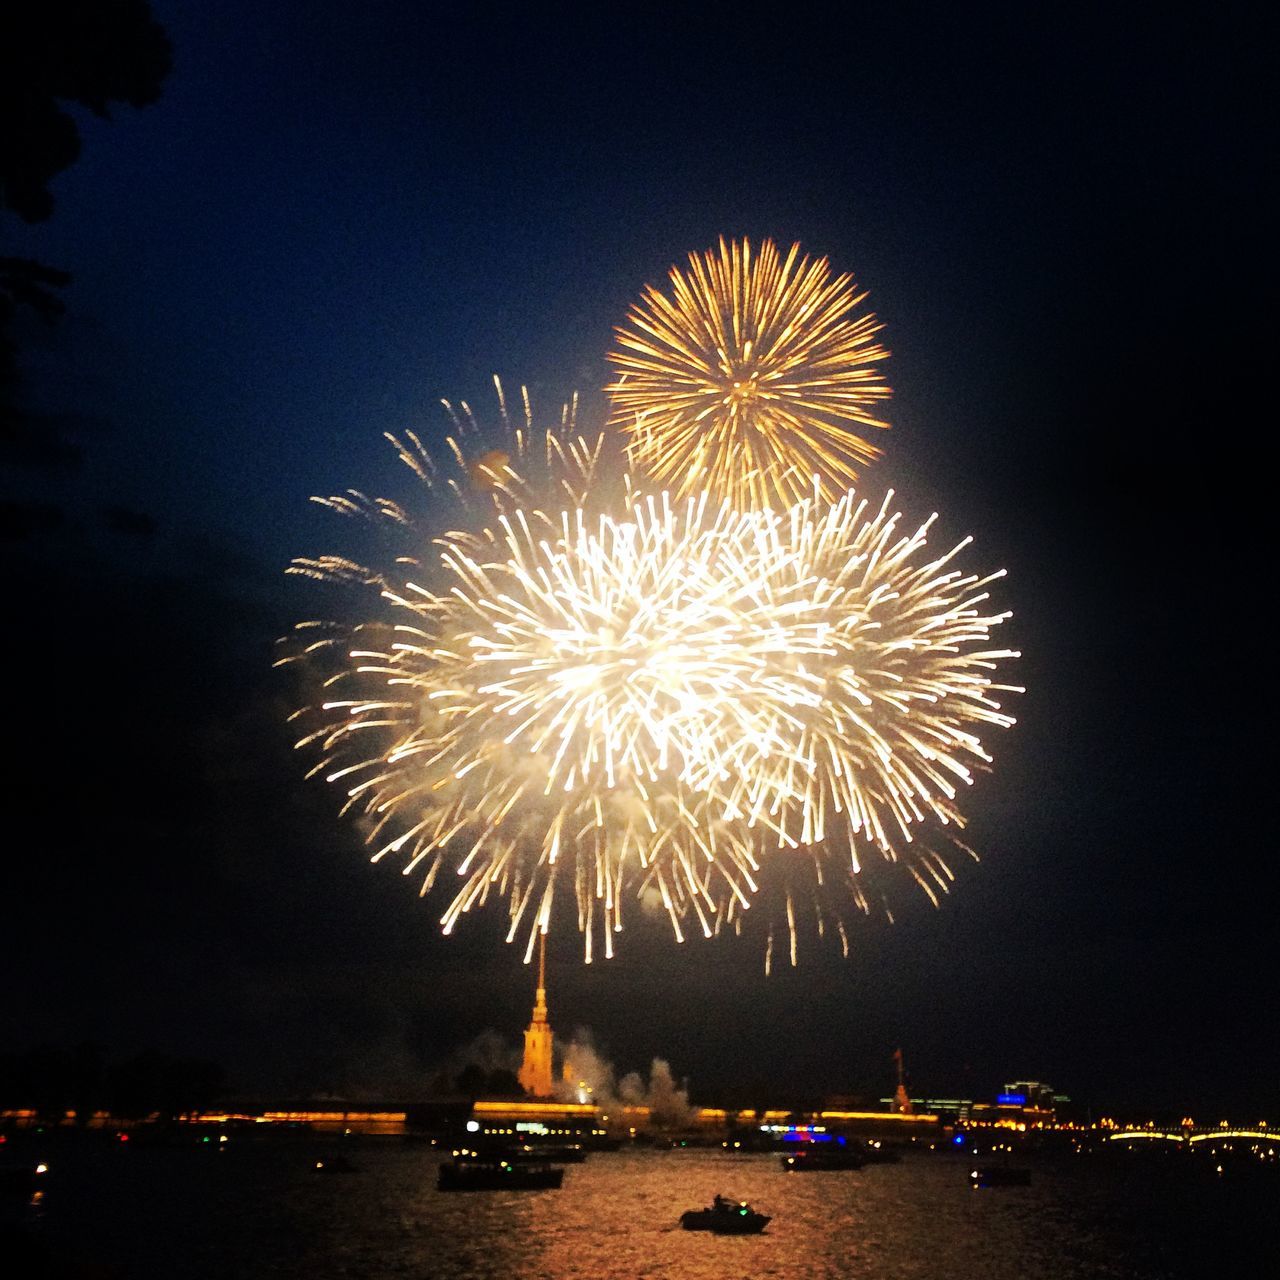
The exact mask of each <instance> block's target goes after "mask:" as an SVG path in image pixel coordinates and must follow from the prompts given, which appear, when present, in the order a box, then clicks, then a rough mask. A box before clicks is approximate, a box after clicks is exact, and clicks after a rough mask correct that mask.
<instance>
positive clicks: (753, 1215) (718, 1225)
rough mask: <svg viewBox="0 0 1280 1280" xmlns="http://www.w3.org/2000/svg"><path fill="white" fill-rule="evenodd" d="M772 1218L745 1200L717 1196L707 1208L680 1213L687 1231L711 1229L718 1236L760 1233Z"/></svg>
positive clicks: (682, 1225)
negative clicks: (756, 1209)
mask: <svg viewBox="0 0 1280 1280" xmlns="http://www.w3.org/2000/svg"><path fill="white" fill-rule="evenodd" d="M771 1221H772V1219H771V1218H770V1216H769V1215H768V1214H767V1213H757V1212H756V1211H755V1210H754V1209H753V1208H752V1207H751V1206H750V1205H749V1204H748V1203H747V1202H746V1201H745V1200H729V1199H726V1198H725V1197H724V1196H716V1198H715V1200H713V1201H712V1203H711V1205H710V1206H709V1207H708V1208H706V1209H689V1210H687V1211H686V1212H684V1213H682V1214H681V1215H680V1226H681V1227H682V1228H683V1229H684V1230H685V1231H710V1232H713V1233H714V1234H715V1235H718V1236H751V1235H759V1233H760V1232H761V1231H763V1230H764V1229H765V1226H766V1225H767V1224H768V1223H769V1222H771Z"/></svg>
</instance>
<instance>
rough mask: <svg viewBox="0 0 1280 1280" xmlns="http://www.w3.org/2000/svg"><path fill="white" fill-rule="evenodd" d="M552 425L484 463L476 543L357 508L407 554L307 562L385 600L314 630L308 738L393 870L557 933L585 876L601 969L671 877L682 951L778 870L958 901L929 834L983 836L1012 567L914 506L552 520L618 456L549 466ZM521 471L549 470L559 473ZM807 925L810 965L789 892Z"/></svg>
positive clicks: (672, 509) (306, 634) (555, 459)
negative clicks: (909, 886)
mask: <svg viewBox="0 0 1280 1280" xmlns="http://www.w3.org/2000/svg"><path fill="white" fill-rule="evenodd" d="M525 432H526V434H525V437H524V439H523V440H518V441H517V442H516V445H515V446H513V447H511V448H504V449H502V450H500V458H495V457H493V456H491V454H489V453H486V454H485V455H484V456H485V457H487V458H488V459H489V461H488V462H487V463H486V464H485V470H486V472H487V473H492V474H494V475H499V473H500V475H499V481H498V482H497V483H495V485H494V486H493V488H492V489H490V488H488V487H486V488H485V489H484V491H483V492H484V499H483V501H484V502H485V503H489V502H490V501H491V500H493V495H494V494H495V493H496V495H497V499H496V506H494V507H493V508H492V512H491V515H490V516H489V517H488V519H487V523H484V524H483V526H482V527H481V528H479V529H478V530H464V531H457V530H454V531H451V532H446V533H443V534H438V535H437V536H435V537H434V538H433V537H431V536H429V535H428V534H427V533H426V532H425V531H424V528H423V526H422V523H421V522H418V521H416V520H415V519H414V518H413V517H411V516H410V515H409V513H408V512H407V511H406V509H405V508H404V507H403V506H401V505H398V504H388V503H382V502H377V501H370V500H367V499H361V500H360V501H358V502H357V501H355V500H353V499H352V498H351V497H342V498H339V499H335V500H328V501H329V505H331V506H333V507H335V508H336V509H337V510H339V511H341V512H344V513H347V514H364V515H369V516H371V517H372V518H374V519H375V520H377V521H380V522H382V523H384V524H386V525H388V526H389V528H390V531H391V532H392V533H394V534H396V535H398V539H399V540H400V541H401V542H402V543H406V546H404V547H402V549H401V551H400V553H398V554H390V555H389V556H388V558H387V560H386V562H385V563H383V564H381V565H379V566H377V567H373V568H366V567H363V566H362V565H360V564H358V563H357V562H354V561H351V560H347V559H346V558H344V557H335V556H323V557H319V558H311V559H303V560H298V561H296V562H295V564H294V566H293V571H294V572H296V573H301V574H304V575H306V576H310V577H315V578H320V579H329V580H337V581H340V582H343V583H346V584H355V585H357V586H363V587H364V588H366V589H367V590H370V597H369V599H368V606H369V607H368V608H367V609H366V610H363V611H362V620H361V621H359V622H357V623H355V624H354V625H337V624H317V623H309V624H304V625H303V626H302V627H301V628H300V629H299V630H298V632H297V633H296V635H297V644H296V647H295V656H300V657H303V658H306V659H307V660H309V661H312V662H319V663H322V664H324V663H326V662H327V667H326V668H325V670H324V675H325V679H324V681H323V685H322V690H323V691H322V693H321V695H320V696H319V697H318V698H317V699H316V701H315V703H314V704H313V705H312V706H311V707H310V708H308V709H307V710H306V711H304V712H303V713H302V718H304V719H305V720H306V721H307V727H306V730H305V732H304V736H303V738H302V741H301V742H300V743H299V745H300V746H301V745H305V746H308V747H309V748H312V749H316V750H318V752H319V756H320V760H319V763H318V764H317V765H316V767H315V770H314V772H317V773H319V774H320V775H322V776H324V777H325V778H327V779H328V780H329V781H330V782H332V783H334V784H336V785H338V786H340V787H341V788H342V789H343V790H344V792H345V795H346V803H347V805H348V807H351V808H353V809H354V810H355V811H357V812H362V813H363V814H364V815H365V835H366V838H367V840H368V841H369V844H370V846H371V847H372V849H373V857H374V860H378V859H381V858H383V857H385V856H386V855H388V854H394V855H398V856H401V857H403V858H404V860H405V868H404V869H405V872H406V874H407V873H409V872H412V871H415V870H421V871H422V874H423V891H424V892H425V891H426V890H427V889H429V888H430V887H431V886H432V885H433V884H434V883H436V881H437V878H438V877H439V876H440V873H441V872H442V871H448V872H451V873H452V875H453V876H454V877H457V879H455V880H454V883H455V884H456V885H457V886H458V887H457V891H456V893H455V894H454V896H453V898H452V901H451V902H450V904H449V906H448V907H447V909H446V910H445V912H444V915H443V917H442V923H443V925H444V927H445V929H446V931H447V930H451V929H452V928H453V927H454V925H455V923H456V922H457V921H458V919H459V918H460V916H461V915H462V914H463V913H464V912H466V911H468V910H470V909H471V908H472V907H475V906H478V905H480V904H482V903H484V902H485V901H486V900H487V899H488V898H489V896H490V895H491V894H497V895H499V896H502V897H504V898H505V900H506V902H507V904H508V911H509V915H510V930H511V935H510V936H514V934H515V932H516V931H517V929H518V928H519V926H520V923H521V921H522V920H525V921H526V922H528V923H530V928H531V932H530V935H529V938H530V945H532V939H533V931H535V930H545V929H546V928H547V927H548V924H549V921H550V913H551V904H552V899H553V895H554V893H555V891H556V889H557V886H564V887H565V888H566V889H568V890H569V891H570V892H572V893H573V894H574V895H575V897H576V902H577V907H578V920H579V928H580V929H581V930H582V932H583V933H584V934H585V943H586V952H587V956H588V958H590V956H591V954H592V949H593V946H594V939H595V938H596V937H599V936H601V933H602V936H603V938H604V949H605V953H606V955H607V954H610V953H611V951H612V948H613V935H614V934H615V933H616V932H617V931H618V930H619V929H620V928H621V926H622V909H623V902H624V900H625V899H627V898H628V897H634V896H635V895H636V894H638V893H644V892H645V891H647V890H648V889H653V890H654V891H655V896H656V897H657V898H658V899H659V900H660V901H661V903H662V905H663V906H664V907H665V908H666V910H667V912H668V913H669V915H670V918H671V921H672V925H673V927H674V929H675V931H676V934H677V936H678V937H680V936H683V933H682V929H683V927H684V923H683V922H686V921H688V920H691V919H696V921H697V925H698V927H699V928H700V929H701V931H702V932H703V933H705V934H708V935H709V934H712V933H714V932H716V931H717V930H718V929H720V928H721V927H723V925H724V924H726V923H727V924H730V925H732V924H733V923H734V922H735V920H737V919H740V917H741V913H742V912H743V911H745V910H747V909H748V908H749V907H750V905H751V903H752V901H753V898H754V897H755V895H756V893H757V890H758V886H759V873H760V871H761V868H762V866H764V865H765V864H766V863H770V862H772V861H775V860H781V859H791V858H793V857H799V858H800V859H809V860H811V862H812V865H813V867H814V869H815V870H816V873H817V880H818V882H819V883H821V882H823V881H824V880H829V881H832V882H836V883H846V882H847V883H848V884H849V885H850V886H851V887H852V889H853V900H854V901H855V902H857V903H858V905H859V906H861V907H862V908H863V909H864V910H865V909H867V906H868V900H867V898H866V895H865V894H864V893H863V892H862V890H861V888H860V884H859V880H858V877H859V875H860V872H861V869H862V861H863V858H864V855H865V852H866V851H868V850H870V851H873V852H875V853H876V854H877V855H879V858H878V859H877V860H887V861H897V860H901V861H902V862H903V863H904V865H906V867H907V869H908V870H909V871H910V873H911V875H913V876H915V877H916V879H917V880H918V881H919V882H920V884H921V885H922V886H923V887H924V888H925V889H926V891H928V892H932V890H931V889H930V883H931V881H932V882H934V883H935V884H936V885H938V886H940V887H943V888H945V882H946V881H947V880H948V879H949V877H950V872H949V870H948V869H947V868H946V866H945V863H943V862H942V861H941V859H940V858H939V857H938V855H936V854H935V853H933V852H931V851H930V850H929V849H928V848H924V847H923V846H922V843H921V842H920V841H919V840H917V839H916V835H917V833H918V832H919V831H922V830H933V829H935V828H943V829H950V830H954V829H956V828H958V827H961V826H963V818H962V816H961V814H960V812H959V810H958V808H957V804H956V797H957V794H958V790H959V787H960V786H961V785H962V784H964V783H967V782H968V781H970V778H971V768H972V766H973V764H974V763H975V762H976V763H977V764H978V765H984V764H985V763H986V762H987V761H988V759H989V757H988V756H987V753H986V752H985V750H984V749H983V746H982V743H981V741H980V738H979V732H980V731H982V730H983V729H984V728H990V727H1001V726H1005V725H1008V724H1011V723H1012V720H1011V718H1010V717H1009V716H1007V715H1006V714H1005V713H1004V712H1003V711H1002V710H1001V707H1000V704H999V702H998V701H997V700H996V695H997V694H998V691H1000V690H1001V689H1007V688H1009V686H1004V685H999V684H996V683H994V680H993V672H994V671H995V669H996V667H997V666H998V665H999V664H1000V663H1002V661H1003V660H1004V659H1006V658H1009V657H1012V656H1015V655H1014V654H1012V652H1011V651H1009V650H1004V649H993V648H990V647H989V644H988V641H989V636H990V633H991V631H992V630H993V628H995V627H996V626H998V625H999V624H1000V623H1001V622H1002V621H1003V620H1004V619H1005V617H1006V616H1007V615H1006V614H1004V613H999V612H991V611H990V610H989V609H988V608H986V607H985V602H986V599H987V592H986V587H987V585H988V583H989V582H990V581H991V580H992V578H993V577H998V576H1000V575H998V574H997V575H991V576H988V577H981V576H977V575H973V574H968V573H964V572H961V571H960V570H958V569H956V568H954V567H953V562H954V560H955V558H956V557H957V555H958V554H959V552H960V550H961V549H962V548H963V546H964V545H965V544H964V543H961V544H960V545H959V546H958V547H956V548H953V549H952V550H951V551H949V552H947V553H946V554H944V555H942V556H935V557H930V556H928V555H926V554H924V551H925V542H926V535H927V533H928V530H929V528H930V524H929V523H926V524H925V525H923V526H921V527H920V528H919V529H917V530H915V531H914V532H909V533H901V532H899V523H900V522H899V517H898V516H896V515H894V514H892V513H891V512H890V509H889V506H888V499H886V501H885V503H884V504H883V505H882V506H881V507H880V508H879V509H878V510H873V509H869V508H868V507H867V505H866V504H865V503H864V502H861V501H859V500H857V499H855V498H854V497H853V496H852V495H851V494H850V495H846V496H845V497H843V498H841V499H840V501H839V502H837V503H836V504H835V505H834V506H830V507H828V506H824V505H823V504H821V503H819V502H817V501H816V500H814V499H812V498H810V499H806V500H802V501H800V502H798V503H796V504H795V505H794V506H792V507H791V508H790V509H789V510H788V511H786V512H784V513H774V512H770V511H762V512H736V511H734V510H733V509H732V508H731V507H730V506H728V505H727V504H716V503H714V502H712V501H711V500H710V499H709V498H708V496H707V495H706V494H705V493H704V494H703V495H702V497H700V498H698V499H688V500H685V501H672V500H671V499H670V498H669V497H668V496H667V495H666V494H661V495H642V494H639V493H637V492H635V491H633V490H630V489H629V488H624V490H623V493H622V495H621V496H620V497H619V498H618V500H617V502H616V503H615V504H606V505H611V506H612V510H596V511H595V512H593V513H589V512H587V511H586V510H584V507H583V505H582V501H581V499H580V498H578V499H576V500H574V501H570V502H568V503H563V502H562V503H561V504H560V505H558V506H554V505H553V506H548V507H542V506H537V505H530V503H529V497H530V494H531V492H532V490H533V489H537V490H539V491H542V490H544V489H545V491H546V492H547V493H549V494H557V493H558V494H560V495H570V496H572V495H581V494H584V493H585V492H586V490H587V489H588V488H590V487H592V486H591V485H590V484H589V483H588V480H589V476H590V474H592V473H593V470H594V468H595V461H596V460H597V459H598V457H599V446H598V444H593V443H588V442H585V441H582V440H580V439H576V438H575V439H568V440H565V439H563V438H561V436H560V435H558V434H556V433H549V434H548V435H547V437H546V439H547V441H548V443H547V444H546V446H545V447H543V446H541V445H540V446H539V447H538V448H537V449H536V450H531V449H530V448H529V446H528V439H529V435H528V430H527V427H526V428H525ZM535 438H536V433H535ZM551 442H554V443H551ZM400 448H401V456H402V458H403V460H404V461H405V462H406V463H407V464H408V465H409V466H410V467H411V468H412V469H413V470H414V471H415V473H416V474H417V475H418V476H419V477H420V478H422V479H424V480H426V479H428V478H429V476H430V474H431V472H430V469H429V468H428V467H427V466H426V465H425V463H424V461H423V457H422V452H421V450H420V448H413V449H406V448H405V447H404V446H403V444H401V445H400ZM521 459H524V460H525V461H527V462H529V463H530V464H532V463H533V462H534V461H535V460H539V459H540V460H542V462H543V464H544V466H545V475H544V476H543V477H542V480H541V481H540V482H539V483H538V484H537V485H532V486H531V483H530V481H529V480H528V478H527V477H525V476H522V475H520V474H519V473H518V471H517V470H516V463H517V462H519V461H520V460H521ZM455 461H456V468H455V470H456V471H457V472H458V474H459V475H460V476H463V477H466V476H468V475H469V474H471V471H472V468H471V467H469V466H468V465H467V461H466V455H465V454H464V453H462V452H461V451H456V453H455ZM473 488H474V486H472V485H471V484H470V483H469V482H468V483H466V484H462V483H460V484H459V485H458V489H459V490H460V491H461V492H465V493H466V495H467V496H468V498H473ZM601 501H602V503H603V498H602V499H601ZM436 518H437V519H438V516H437V517H436ZM838 869H839V870H838ZM570 887H571V888H570ZM787 915H788V922H789V925H790V927H791V928H792V931H793V957H794V929H795V921H796V913H795V908H794V904H793V903H792V901H791V896H790V893H789V891H788V898H787Z"/></svg>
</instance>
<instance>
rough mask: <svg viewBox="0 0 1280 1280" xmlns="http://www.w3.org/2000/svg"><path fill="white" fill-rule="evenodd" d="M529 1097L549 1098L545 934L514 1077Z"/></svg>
mask: <svg viewBox="0 0 1280 1280" xmlns="http://www.w3.org/2000/svg"><path fill="white" fill-rule="evenodd" d="M517 1078H518V1079H519V1081H520V1087H521V1088H522V1089H523V1090H524V1091H525V1093H527V1094H528V1095H529V1096H530V1097H532V1098H549V1097H551V1095H552V1087H551V1078H552V1073H551V1024H550V1023H549V1022H548V1021H547V935H546V934H545V933H544V934H542V935H540V937H539V938H538V990H537V994H536V995H535V997H534V1001H533V1020H532V1021H531V1022H530V1023H529V1026H528V1029H527V1030H526V1031H525V1033H524V1060H523V1061H522V1062H521V1063H520V1071H519V1074H518V1077H517Z"/></svg>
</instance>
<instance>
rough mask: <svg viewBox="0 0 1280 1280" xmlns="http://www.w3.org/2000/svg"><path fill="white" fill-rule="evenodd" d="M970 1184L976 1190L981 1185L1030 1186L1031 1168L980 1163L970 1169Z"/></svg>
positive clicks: (982, 1186)
mask: <svg viewBox="0 0 1280 1280" xmlns="http://www.w3.org/2000/svg"><path fill="white" fill-rule="evenodd" d="M969 1185H970V1186H971V1187H973V1188H974V1190H977V1189H978V1188H979V1187H981V1188H983V1189H985V1188H987V1187H1029V1186H1030V1185H1031V1170H1030V1169H1015V1168H1013V1167H1012V1166H1011V1165H1007V1164H986V1165H978V1166H977V1167H976V1168H973V1169H970V1170H969Z"/></svg>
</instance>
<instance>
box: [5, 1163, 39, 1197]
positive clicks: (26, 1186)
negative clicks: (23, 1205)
mask: <svg viewBox="0 0 1280 1280" xmlns="http://www.w3.org/2000/svg"><path fill="white" fill-rule="evenodd" d="M48 1172H49V1166H48V1165H47V1164H45V1163H44V1162H43V1161H41V1162H40V1163H38V1164H33V1163H31V1162H27V1163H24V1164H6V1165H0V1196H5V1197H8V1196H20V1197H22V1198H23V1199H24V1200H25V1199H29V1198H30V1197H31V1196H33V1195H35V1194H36V1193H37V1192H39V1191H40V1189H41V1187H42V1186H43V1183H44V1175H45V1174H46V1173H48Z"/></svg>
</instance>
